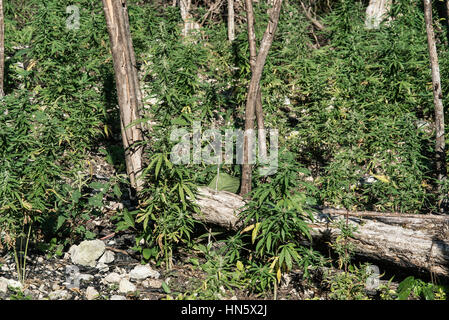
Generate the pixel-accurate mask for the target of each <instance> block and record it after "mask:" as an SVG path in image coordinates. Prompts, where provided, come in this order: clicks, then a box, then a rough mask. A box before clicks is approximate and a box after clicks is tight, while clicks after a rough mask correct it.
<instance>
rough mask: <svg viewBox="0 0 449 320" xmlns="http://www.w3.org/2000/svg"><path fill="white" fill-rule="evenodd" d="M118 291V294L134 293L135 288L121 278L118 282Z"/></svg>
mask: <svg viewBox="0 0 449 320" xmlns="http://www.w3.org/2000/svg"><path fill="white" fill-rule="evenodd" d="M118 291H119V292H120V293H127V292H130V291H136V286H135V285H134V284H132V283H131V282H130V281H129V280H128V279H125V278H123V279H122V280H120V283H119V288H118Z"/></svg>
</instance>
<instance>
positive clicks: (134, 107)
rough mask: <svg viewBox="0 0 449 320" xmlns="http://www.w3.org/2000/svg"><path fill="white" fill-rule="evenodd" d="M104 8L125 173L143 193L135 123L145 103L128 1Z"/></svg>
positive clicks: (106, 2) (109, 0)
mask: <svg viewBox="0 0 449 320" xmlns="http://www.w3.org/2000/svg"><path fill="white" fill-rule="evenodd" d="M103 7H104V13H105V17H106V24H107V27H108V32H109V39H110V42H111V51H112V58H113V62H114V70H115V80H116V87H117V96H118V103H119V108H120V126H121V133H122V141H123V146H124V148H125V161H126V171H127V173H128V176H129V179H130V183H131V187H133V188H134V189H136V190H137V191H140V190H141V188H142V183H143V182H142V181H141V179H139V177H140V176H141V174H142V149H143V147H142V144H141V142H142V140H143V135H142V129H141V125H140V124H139V123H136V121H137V122H138V120H139V119H140V116H139V112H140V110H141V109H142V100H141V92H140V86H139V78H138V74H137V67H136V58H135V54H134V48H133V45H132V38H131V33H130V29H129V20H128V10H127V6H126V0H103Z"/></svg>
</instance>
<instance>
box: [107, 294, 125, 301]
mask: <svg viewBox="0 0 449 320" xmlns="http://www.w3.org/2000/svg"><path fill="white" fill-rule="evenodd" d="M109 300H126V297H124V296H120V295H117V294H114V295H112V296H111V298H110V299H109Z"/></svg>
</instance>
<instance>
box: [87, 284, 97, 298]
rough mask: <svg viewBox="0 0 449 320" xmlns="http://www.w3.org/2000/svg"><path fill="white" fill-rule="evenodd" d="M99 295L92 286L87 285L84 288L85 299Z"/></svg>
mask: <svg viewBox="0 0 449 320" xmlns="http://www.w3.org/2000/svg"><path fill="white" fill-rule="evenodd" d="M99 296H100V294H99V293H98V291H97V290H95V288H94V287H87V289H86V298H87V300H95V299H96V298H98V297H99Z"/></svg>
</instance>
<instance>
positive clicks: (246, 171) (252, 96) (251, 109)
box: [240, 0, 282, 195]
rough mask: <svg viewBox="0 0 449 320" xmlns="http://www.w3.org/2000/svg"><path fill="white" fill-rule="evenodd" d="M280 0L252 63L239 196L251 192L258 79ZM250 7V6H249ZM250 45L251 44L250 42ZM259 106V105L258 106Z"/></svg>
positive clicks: (275, 6) (270, 42)
mask: <svg viewBox="0 0 449 320" xmlns="http://www.w3.org/2000/svg"><path fill="white" fill-rule="evenodd" d="M249 2H250V1H249V0H247V12H248V16H249V15H250V14H252V12H249V10H248V4H249ZM281 6H282V0H277V1H276V2H275V4H274V6H273V7H272V8H271V9H269V10H268V11H269V21H268V25H267V28H266V30H265V33H264V35H263V38H262V41H261V44H260V48H259V53H258V54H257V58H256V61H255V63H254V68H253V69H252V74H251V81H250V83H249V88H248V96H247V99H246V108H245V133H248V134H245V137H244V140H243V165H242V182H241V188H240V194H241V195H246V194H248V193H249V192H251V181H252V164H251V163H252V162H251V161H252V159H251V150H250V149H252V148H250V146H252V145H253V143H254V141H253V139H254V134H253V131H254V120H255V117H256V116H255V114H256V107H257V99H258V95H259V93H260V79H261V78H262V71H263V68H264V65H265V61H266V59H267V55H268V51H269V50H270V47H271V44H272V43H273V39H274V34H275V32H276V29H277V25H278V22H279V16H280V12H281ZM251 7H252V4H251ZM250 44H251V42H250ZM260 106H261V104H260Z"/></svg>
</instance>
